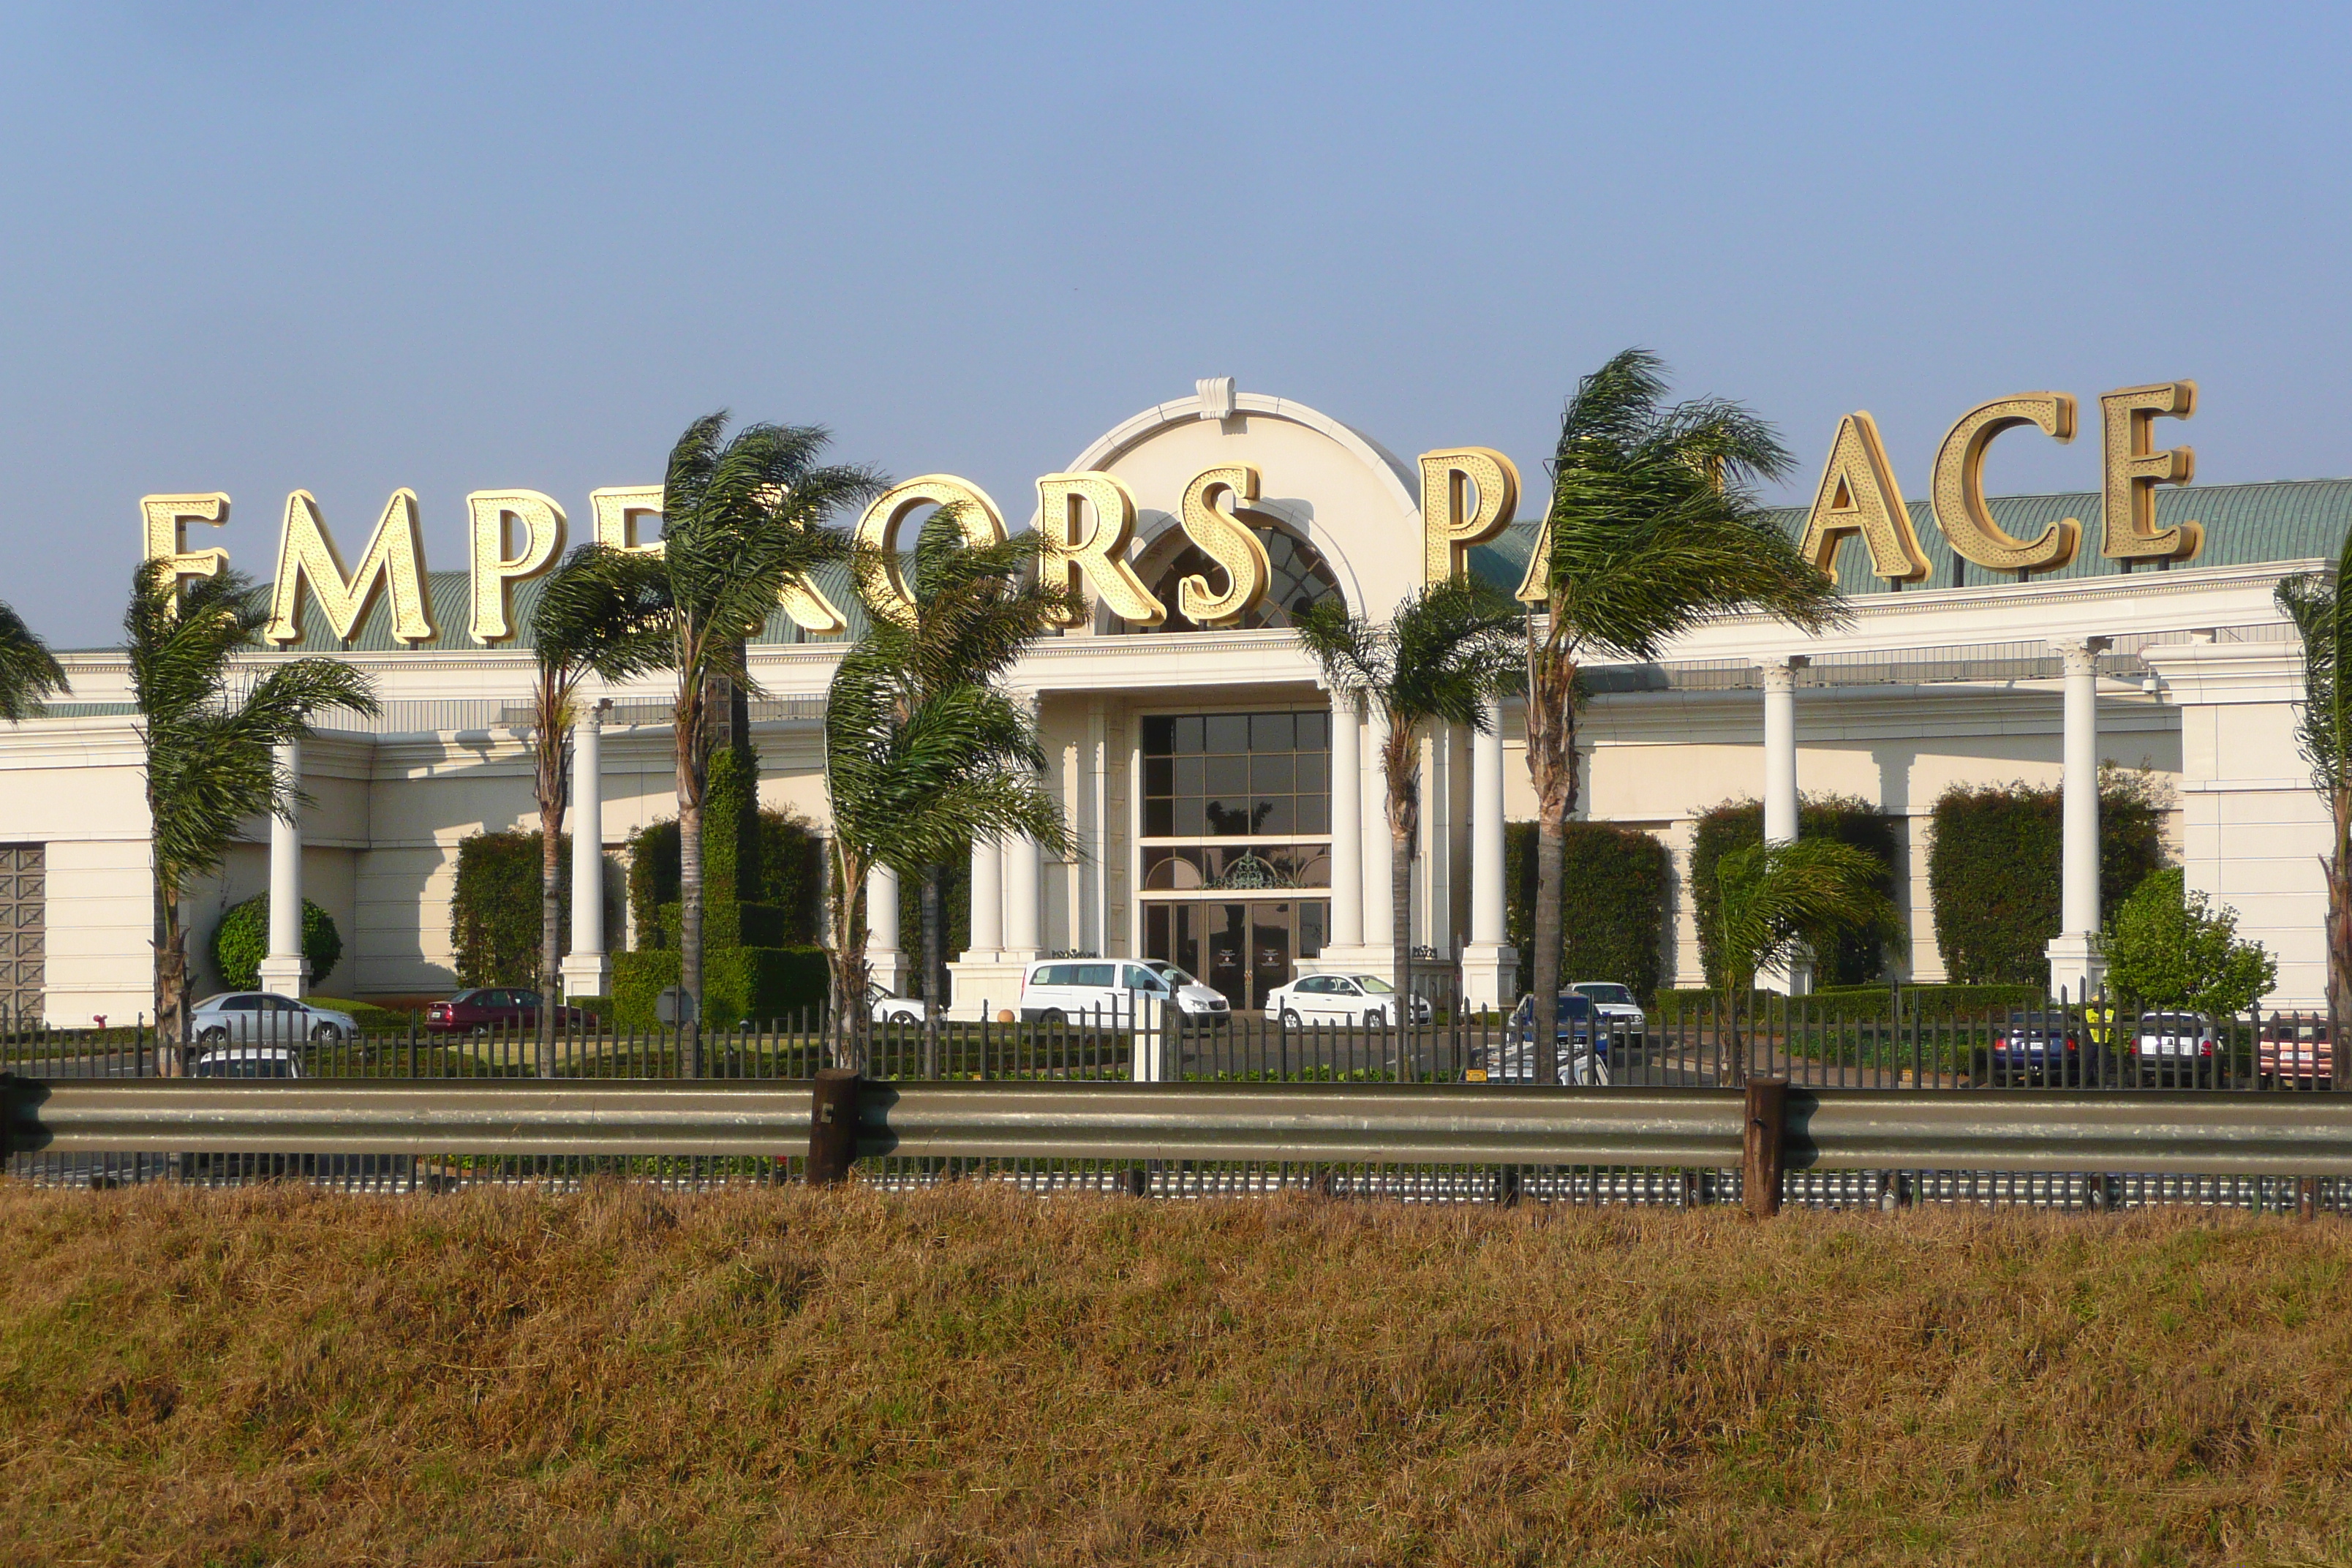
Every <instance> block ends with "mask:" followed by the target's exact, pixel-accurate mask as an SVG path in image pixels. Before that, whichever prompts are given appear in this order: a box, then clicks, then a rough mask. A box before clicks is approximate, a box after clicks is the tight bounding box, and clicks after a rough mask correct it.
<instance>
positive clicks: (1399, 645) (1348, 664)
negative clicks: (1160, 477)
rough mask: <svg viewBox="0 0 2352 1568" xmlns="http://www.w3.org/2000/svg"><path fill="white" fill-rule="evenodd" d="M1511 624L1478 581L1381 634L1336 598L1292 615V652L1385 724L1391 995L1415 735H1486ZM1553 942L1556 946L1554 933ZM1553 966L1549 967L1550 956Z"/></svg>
mask: <svg viewBox="0 0 2352 1568" xmlns="http://www.w3.org/2000/svg"><path fill="white" fill-rule="evenodd" d="M1518 623H1519V615H1518V606H1517V605H1514V604H1513V603H1512V602H1511V601H1510V600H1509V599H1507V598H1505V597H1504V596H1503V595H1500V594H1498V593H1496V592H1495V591H1494V590H1493V589H1492V588H1489V587H1487V586H1486V585H1485V584H1481V583H1476V582H1448V583H1434V584H1430V585H1429V586H1428V587H1425V588H1423V589H1421V590H1420V591H1419V592H1417V593H1414V594H1412V595H1408V596H1407V597H1406V599H1405V601H1404V602H1403V603H1402V604H1401V605H1398V606H1397V609H1396V614H1395V615H1393V616H1391V617H1390V618H1389V620H1388V623H1387V624H1386V625H1385V626H1382V625H1376V624H1374V623H1373V622H1371V621H1370V620H1368V619H1366V618H1365V617H1363V616H1358V615H1352V614H1350V613H1349V610H1348V607H1347V606H1346V605H1343V604H1341V603H1339V601H1337V600H1326V601H1324V602H1323V603H1322V604H1319V605H1314V606H1313V607H1311V608H1310V609H1308V610H1307V613H1306V614H1305V615H1303V616H1299V617H1298V622H1297V633H1296V635H1297V638H1298V642H1299V646H1300V647H1304V648H1305V649H1306V650H1307V653H1308V654H1309V655H1311V656H1312V657H1313V658H1314V659H1315V662H1316V663H1317V664H1318V665H1319V666H1320V667H1321V668H1322V670H1323V679H1324V681H1325V682H1326V684H1328V686H1329V687H1330V688H1331V689H1332V690H1333V691H1334V692H1335V693H1337V694H1338V695H1339V697H1340V698H1341V700H1346V701H1353V700H1357V699H1359V698H1360V699H1362V700H1365V701H1366V702H1368V703H1369V704H1370V706H1371V708H1372V709H1373V710H1374V711H1375V713H1376V714H1377V715H1378V716H1379V717H1380V718H1381V719H1382V720H1383V721H1385V723H1386V732H1385V733H1384V734H1383V735H1382V736H1381V780H1382V782H1383V783H1384V784H1385V786H1386V789H1387V794H1388V819H1389V904H1390V911H1391V913H1390V918H1391V921H1393V922H1394V923H1393V925H1392V926H1391V960H1390V962H1391V963H1392V964H1393V966H1394V969H1393V973H1394V974H1395V976H1396V987H1397V991H1398V992H1399V994H1402V995H1403V996H1405V997H1408V998H1409V997H1411V996H1412V847H1413V841H1414V839H1415V837H1416V836H1417V835H1418V834H1419V833H1420V831H1421V741H1422V737H1423V735H1424V734H1425V733H1427V732H1428V731H1429V729H1430V727H1431V726H1432V725H1436V724H1445V725H1459V726H1461V727H1462V728H1464V729H1467V730H1475V731H1485V729H1486V724H1487V719H1486V703H1487V700H1488V699H1490V698H1493V697H1496V696H1499V695H1501V694H1502V693H1503V692H1505V691H1507V690H1510V689H1513V688H1514V687H1515V686H1516V685H1517V682H1518V678H1519V670H1518V650H1517V646H1516V640H1515V639H1516V634H1517V631H1518ZM1538 940H1540V937H1538ZM1553 940H1554V941H1555V942H1557V941H1558V931H1557V930H1555V931H1554V933H1553ZM1552 963H1553V967H1554V968H1555V969H1557V968H1558V967H1559V955H1558V954H1557V953H1555V954H1554V955H1553V960H1552ZM1405 1005H1410V1003H1409V1002H1408V1003H1407V1004H1405ZM1397 1021H1398V1022H1399V1023H1405V1022H1408V1021H1409V1019H1408V1018H1406V1017H1400V1018H1399V1019H1398V1020H1397ZM1538 1054H1539V1055H1540V1054H1541V1053H1538Z"/></svg>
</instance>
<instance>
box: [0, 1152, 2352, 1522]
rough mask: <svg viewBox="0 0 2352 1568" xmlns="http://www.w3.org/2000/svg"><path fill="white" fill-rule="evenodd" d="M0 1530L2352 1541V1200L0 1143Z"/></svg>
mask: <svg viewBox="0 0 2352 1568" xmlns="http://www.w3.org/2000/svg"><path fill="white" fill-rule="evenodd" d="M0 1246H5V1258H7V1266H6V1268H5V1269H0V1401H5V1408H0V1557H5V1559H6V1560H7V1561H13V1562H20V1563H50V1562H61V1561H85V1562H126V1563H128V1562H138V1563H188V1564H199V1563H238V1564H245V1563H254V1564H258V1563H351V1562H401V1563H449V1564H456V1563H553V1562H585V1563H736V1562H741V1563H941V1564H945V1563H1129V1562H1136V1561H1148V1562H1182V1563H1318V1564H1320V1563H1382V1564H1386V1563H1396V1564H1405V1563H1481V1564H1483V1563H1612V1564H1619V1563H1675V1564H1680V1563H1689V1564H1697V1563H2084V1564H2090V1563H2103V1564H2124V1563H2340V1562H2347V1561H2352V1313H2347V1310H2346V1303H2347V1288H2352V1272H2348V1270H2352V1226H2347V1225H2344V1224H2340V1223H2337V1222H2333V1221H2323V1222H2321V1223H2318V1224H2314V1225H2305V1226H2298V1225H2295V1224H2294V1223H2292V1222H2288V1221H2269V1220H2264V1221H2250V1220H2242V1219H2222V1220H2210V1219H2200V1218H2197V1217H2195V1216H2190V1215H2158V1216H2147V1217H2139V1216H2125V1217H2119V1218H2086V1217H2061V1218H2044V1217H2039V1216H2034V1215H1974V1214H1970V1215H1956V1214H1935V1213H1920V1214H1912V1215H1901V1216H1892V1217H1888V1216H1878V1215H1852V1216H1821V1215H1787V1216H1784V1217H1783V1218H1781V1219H1780V1220H1778V1221H1775V1222H1773V1223H1771V1224H1769V1225H1763V1226H1758V1225H1754V1224H1750V1223H1748V1222H1747V1221H1745V1220H1744V1219H1742V1218H1740V1217H1739V1216H1738V1215H1735V1214H1730V1213H1701V1214H1696V1215H1690V1214H1676V1213H1671V1212H1666V1213H1658V1214H1635V1213H1629V1212H1624V1211H1617V1212H1608V1211H1601V1212H1595V1211H1576V1210H1559V1211H1550V1212H1545V1211H1538V1210H1532V1209H1523V1210H1520V1211H1517V1212H1510V1213H1503V1212H1495V1211H1490V1210H1484V1209H1475V1210H1459V1211H1456V1210H1437V1209H1407V1208H1404V1207H1401V1206H1397V1205H1370V1204H1363V1205H1358V1204H1346V1203H1334V1202H1329V1201H1322V1202H1318V1201H1314V1200H1309V1199H1297V1200H1290V1201H1279V1202H1267V1203H1233V1204H1213V1203H1202V1204H1179V1203H1166V1204H1148V1203H1144V1202H1140V1201H1132V1200H1117V1199H1093V1198H1087V1199H1057V1200H1051V1201H1038V1200H1034V1199H1026V1198H1021V1197H1018V1196H1014V1195H1011V1194H1004V1193H1001V1192H995V1191H991V1190H984V1189H983V1188H982V1187H980V1186H979V1185H977V1184H967V1185H964V1186H961V1187H953V1188H949V1189H947V1190H944V1191H941V1192H938V1193H934V1194H921V1195H917V1196H908V1197H889V1196H877V1195H876V1194H872V1193H870V1192H864V1191H851V1192H848V1193H845V1194H809V1193H807V1192H804V1191H801V1190H798V1189H777V1190H770V1191H751V1190H746V1191H744V1192H740V1193H734V1194H719V1195H713V1196H704V1197H662V1196H660V1195H657V1194H655V1193H653V1192H651V1191H649V1190H647V1189H645V1188H642V1187H629V1186H620V1185H614V1186H609V1187H605V1188H603V1189H600V1190H598V1191H595V1192H593V1193H591V1194H587V1195H585V1196H580V1197H560V1198H544V1197H541V1196H538V1195H535V1194H530V1193H524V1192H513V1193H504V1194H474V1195H468V1196H465V1197H461V1198H454V1199H430V1198H419V1199H414V1200H384V1199H369V1198H352V1197H339V1196H333V1195H328V1194H315V1193H311V1192H308V1191H304V1190H297V1189H289V1190H285V1191H275V1192H273V1191H267V1190H258V1191H249V1192H236V1191H228V1192H214V1193H205V1192H187V1191H177V1190H170V1189H162V1188H158V1189H149V1190H133V1191H123V1192H114V1193H100V1194H80V1193H75V1194H67V1193H45V1192H35V1191H29V1190H26V1189H23V1188H18V1187H10V1186H0Z"/></svg>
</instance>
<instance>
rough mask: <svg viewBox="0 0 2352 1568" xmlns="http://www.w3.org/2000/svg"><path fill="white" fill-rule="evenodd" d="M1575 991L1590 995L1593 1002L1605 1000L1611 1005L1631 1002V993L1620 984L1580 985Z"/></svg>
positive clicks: (1582, 994) (1629, 1003)
mask: <svg viewBox="0 0 2352 1568" xmlns="http://www.w3.org/2000/svg"><path fill="white" fill-rule="evenodd" d="M1576 992H1577V994H1578V995H1580V996H1590V997H1591V998H1592V999H1593V1000H1594V1001H1595V1002H1606V1003H1608V1004H1609V1005H1611V1006H1612V1007H1617V1006H1631V1005H1633V993H1632V992H1631V991H1628V990H1626V989H1625V987H1623V986H1622V985H1580V986H1578V987H1577V988H1576Z"/></svg>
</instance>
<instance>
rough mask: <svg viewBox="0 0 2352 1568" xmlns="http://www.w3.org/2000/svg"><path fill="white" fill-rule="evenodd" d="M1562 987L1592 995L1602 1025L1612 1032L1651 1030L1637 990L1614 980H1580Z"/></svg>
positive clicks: (1627, 1033)
mask: <svg viewBox="0 0 2352 1568" xmlns="http://www.w3.org/2000/svg"><path fill="white" fill-rule="evenodd" d="M1561 989H1562V990H1566V991H1573V992H1575V993H1576V994H1578V995H1579V996H1589V997H1591V999H1592V1010H1593V1011H1594V1012H1596V1013H1598V1014H1600V1015H1601V1027H1602V1028H1603V1029H1606V1030H1608V1031H1609V1032H1610V1033H1611V1034H1613V1035H1622V1036H1625V1037H1635V1036H1640V1035H1646V1034H1648V1033H1649V1032H1650V1019H1649V1016H1648V1015H1647V1014H1645V1013H1643V1011H1642V1005H1641V1004H1640V1003H1639V1002H1636V1001H1634V1000H1633V992H1631V991H1629V990H1627V989H1626V988H1625V987H1624V986H1622V985H1620V984H1617V983H1616V982H1615V981H1613V980H1576V981H1571V982H1570V983H1569V984H1567V985H1565V986H1562V987H1561Z"/></svg>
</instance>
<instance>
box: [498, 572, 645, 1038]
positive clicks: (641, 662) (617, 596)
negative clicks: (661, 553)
mask: <svg viewBox="0 0 2352 1568" xmlns="http://www.w3.org/2000/svg"><path fill="white" fill-rule="evenodd" d="M666 582H667V579H666V576H665V574H664V573H663V571H662V568H661V563H659V562H658V561H656V560H655V559H654V558H652V557H651V556H648V555H641V554H638V553H636V552H631V551H623V550H612V549H608V548H606V547H605V546H604V545H601V544H583V545H582V546H581V547H580V548H579V549H577V550H575V551H573V552H572V553H571V554H570V555H569V556H567V557H566V558H565V559H564V562H563V563H562V565H560V566H558V567H557V568H556V569H555V570H554V571H553V572H551V573H550V574H548V577H547V581H546V583H545V584H543V585H542V586H541V590H540V595H539V602H538V603H537V604H536V605H532V606H531V617H530V632H531V653H532V655H533V657H534V658H535V659H536V661H537V666H538V668H537V675H536V679H534V681H533V682H532V685H531V692H530V713H531V736H532V740H531V750H532V760H533V763H535V769H534V774H533V779H532V782H533V784H535V786H536V787H537V790H538V793H539V837H540V868H539V989H540V996H541V1006H540V1009H539V1063H538V1065H539V1076H540V1077H541V1078H552V1077H554V1076H555V1008H554V1006H553V1005H552V1004H553V1001H554V998H555V990H556V975H557V969H558V965H559V964H560V963H562V957H563V950H562V930H561V926H562V909H563V899H562V892H563V881H562V878H563V866H562V838H563V780H564V774H565V773H566V772H567V770H568V769H569V767H570V765H571V755H572V718H573V709H572V696H573V694H574V693H575V692H576V691H577V690H578V689H579V687H580V682H581V681H582V680H583V679H585V678H586V677H587V676H589V675H590V674H592V673H593V674H594V675H597V676H600V677H602V678H603V679H605V680H625V679H628V678H629V677H631V676H634V675H642V674H644V673H645V672H646V670H649V669H653V668H657V667H658V666H659V665H660V664H661V663H662V661H663V659H664V658H665V657H666V656H667V651H668V647H669V645H668V642H667V639H666V637H665V636H664V633H665V632H666V631H667V616H666V615H665V611H666V609H667V604H666V602H665V595H664V593H663V589H664V586H665V584H666ZM580 830H581V831H583V832H589V833H595V832H600V831H602V825H601V824H598V823H593V822H591V823H584V824H583V825H582V826H581V829H580ZM602 896H603V893H602V889H594V888H575V889H572V897H574V898H579V899H592V898H600V897H602Z"/></svg>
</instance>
